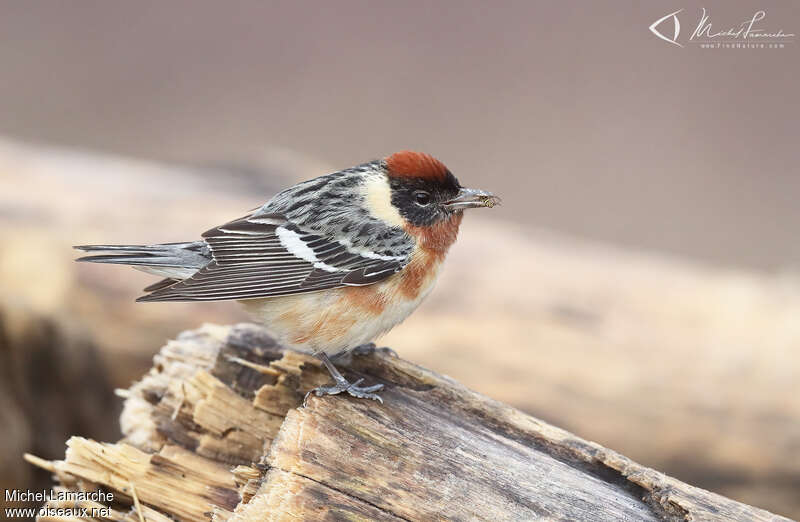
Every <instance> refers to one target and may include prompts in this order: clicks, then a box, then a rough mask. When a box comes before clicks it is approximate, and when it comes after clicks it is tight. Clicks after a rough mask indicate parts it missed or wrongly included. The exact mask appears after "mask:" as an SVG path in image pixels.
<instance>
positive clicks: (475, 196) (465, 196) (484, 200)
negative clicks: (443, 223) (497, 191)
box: [444, 188, 500, 210]
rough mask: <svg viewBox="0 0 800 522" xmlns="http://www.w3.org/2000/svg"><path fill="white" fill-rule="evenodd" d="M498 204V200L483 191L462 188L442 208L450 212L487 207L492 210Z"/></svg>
mask: <svg viewBox="0 0 800 522" xmlns="http://www.w3.org/2000/svg"><path fill="white" fill-rule="evenodd" d="M499 204H500V198H499V197H497V196H495V195H494V194H492V193H491V192H486V191H485V190H478V189H471V188H462V189H460V190H459V191H458V195H457V196H456V197H454V198H453V199H451V200H450V201H446V202H445V204H444V206H445V207H447V208H449V209H452V210H461V209H464V208H479V207H487V208H492V207H493V206H495V205H499Z"/></svg>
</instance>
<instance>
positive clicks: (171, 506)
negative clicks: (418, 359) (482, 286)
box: [28, 324, 787, 521]
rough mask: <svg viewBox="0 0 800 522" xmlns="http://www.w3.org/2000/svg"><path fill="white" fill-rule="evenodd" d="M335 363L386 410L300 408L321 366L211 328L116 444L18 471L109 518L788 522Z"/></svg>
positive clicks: (169, 349)
mask: <svg viewBox="0 0 800 522" xmlns="http://www.w3.org/2000/svg"><path fill="white" fill-rule="evenodd" d="M339 364H340V366H341V367H342V369H343V370H344V373H345V374H346V375H347V376H349V377H351V378H360V377H363V378H364V379H365V382H366V383H369V384H372V383H376V382H381V383H384V384H385V386H386V389H385V390H384V391H383V392H382V396H383V399H384V401H385V402H384V404H383V405H381V404H378V403H376V402H373V401H366V400H356V399H353V398H350V397H347V396H336V397H329V396H327V397H316V396H314V395H312V396H310V398H309V400H308V403H307V405H306V406H305V407H302V406H301V404H302V400H303V396H304V394H305V393H306V392H307V391H308V390H310V389H312V388H314V387H315V386H318V385H320V384H324V383H326V382H328V380H329V377H328V375H327V373H326V372H325V370H324V368H322V367H321V365H320V363H319V362H318V361H317V360H316V359H314V358H312V357H310V356H308V355H304V354H299V353H296V352H292V351H285V350H283V349H282V348H281V347H279V346H277V345H276V344H275V342H274V341H273V340H272V339H271V338H270V337H269V336H268V335H267V334H266V333H265V332H264V331H263V330H262V329H261V328H259V327H257V326H254V325H245V324H243V325H237V326H234V327H222V326H213V325H206V326H204V327H202V328H200V329H199V330H195V331H189V332H185V333H183V334H182V335H181V336H179V338H178V339H177V340H174V341H171V342H169V343H168V344H167V345H166V346H165V347H164V348H163V349H162V350H161V351H160V353H159V354H158V355H156V356H155V357H154V366H153V368H152V369H151V370H150V372H149V373H148V374H147V375H145V376H144V378H143V379H142V380H140V381H139V382H137V383H136V384H134V385H133V386H132V387H131V388H130V389H128V390H122V391H120V392H119V394H120V395H122V396H123V397H125V406H124V410H123V413H122V416H121V426H122V430H123V433H124V434H125V438H124V439H123V440H121V441H119V442H117V443H102V442H96V441H93V440H89V439H85V438H80V437H73V438H71V439H70V440H69V441H68V442H67V446H68V448H67V452H66V456H65V458H64V460H62V461H43V460H41V459H37V458H36V457H34V456H28V459H29V461H31V462H32V463H34V464H36V465H38V466H40V467H44V468H45V469H48V470H50V471H51V472H52V473H53V474H54V476H55V478H56V480H57V482H58V486H57V487H58V488H66V489H69V490H94V489H97V488H101V489H104V490H108V491H111V492H113V493H115V495H116V497H115V502H114V503H113V505H112V506H111V507H112V508H113V512H112V517H111V518H112V519H113V520H120V521H122V520H125V521H135V520H142V519H144V520H150V521H161V520H169V519H180V520H209V519H212V520H215V521H255V520H298V519H299V520H534V519H541V518H545V519H556V520H637V521H638V520H693V521H696V520H747V521H765V520H787V519H784V518H782V517H779V516H777V515H773V514H771V513H769V512H767V511H764V510H761V509H758V508H755V507H751V506H748V505H745V504H741V503H738V502H735V501H733V500H730V499H728V498H725V497H722V496H720V495H717V494H714V493H711V492H708V491H705V490H702V489H699V488H696V487H693V486H690V485H688V484H685V483H683V482H680V481H678V480H676V479H674V478H671V477H669V476H666V475H664V474H662V473H660V472H658V471H655V470H653V469H649V468H646V467H644V466H642V465H640V464H637V463H636V462H633V461H632V460H630V459H628V458H626V457H624V456H622V455H620V454H618V453H616V452H614V451H612V450H610V449H607V448H604V447H602V446H600V445H598V444H595V443H592V442H589V441H586V440H583V439H581V438H579V437H577V436H575V435H573V434H571V433H568V432H566V431H564V430H562V429H559V428H557V427H555V426H552V425H549V424H547V423H545V422H543V421H540V420H538V419H536V418H534V417H531V416H528V415H525V414H523V413H522V412H520V411H518V410H516V409H514V408H512V407H510V406H507V405H505V404H502V403H499V402H497V401H494V400H492V399H490V398H488V397H485V396H482V395H480V394H478V393H475V392H473V391H470V390H469V389H467V388H465V387H464V386H462V385H460V384H459V383H457V382H455V381H453V380H452V379H450V378H448V377H445V376H442V375H438V374H436V373H433V372H431V371H429V370H426V369H425V368H421V367H419V366H416V365H414V364H412V363H410V362H407V361H404V360H402V359H399V358H397V357H394V356H392V355H389V354H387V353H383V352H376V353H374V354H371V355H364V356H351V357H350V360H349V361H340V362H339ZM621 429H622V427H621ZM51 504H53V502H51ZM137 505H138V508H137ZM140 517H141V518H140ZM40 519H41V520H49V519H48V518H46V517H40Z"/></svg>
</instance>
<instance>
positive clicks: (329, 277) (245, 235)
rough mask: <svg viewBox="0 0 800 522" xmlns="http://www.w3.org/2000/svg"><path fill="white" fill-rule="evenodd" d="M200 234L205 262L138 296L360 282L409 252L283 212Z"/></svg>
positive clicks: (239, 293) (253, 293) (247, 292)
mask: <svg viewBox="0 0 800 522" xmlns="http://www.w3.org/2000/svg"><path fill="white" fill-rule="evenodd" d="M203 239H205V241H206V243H208V245H209V247H210V250H211V255H212V258H213V260H212V261H211V262H210V263H209V264H208V265H206V266H205V267H203V268H201V269H200V270H198V271H197V273H195V274H194V275H193V276H191V277H189V278H187V279H184V280H183V281H180V282H178V283H175V284H173V285H171V286H168V287H164V288H158V289H156V290H155V291H154V292H152V293H151V294H149V295H146V296H143V297H140V298H139V299H138V300H139V301H217V300H226V299H255V298H262V297H275V296H281V295H290V294H298V293H305V292H314V291H317V290H324V289H328V288H337V287H343V286H363V285H369V284H372V283H375V282H378V281H381V280H382V279H385V278H387V277H389V276H390V275H392V274H394V273H396V272H398V271H399V270H400V269H402V268H403V267H404V266H405V265H406V264H407V263H408V261H409V255H408V254H404V255H397V256H389V255H381V254H377V253H375V252H371V251H367V250H364V249H361V248H355V247H352V246H350V244H349V242H347V241H345V240H337V239H335V238H333V237H324V236H322V235H318V234H315V233H310V232H306V231H303V230H302V229H300V228H299V227H298V226H296V225H295V224H293V223H292V222H290V221H289V220H287V219H286V217H285V216H284V215H283V214H259V213H258V212H256V213H255V214H251V215H249V216H246V217H243V218H241V219H237V220H235V221H231V222H230V223H227V224H225V225H222V226H219V227H216V228H212V229H211V230H209V231H208V232H206V233H205V234H203ZM407 241H408V242H413V239H411V238H410V237H409V238H408V239H407ZM410 250H411V249H410V248H406V249H405V251H410Z"/></svg>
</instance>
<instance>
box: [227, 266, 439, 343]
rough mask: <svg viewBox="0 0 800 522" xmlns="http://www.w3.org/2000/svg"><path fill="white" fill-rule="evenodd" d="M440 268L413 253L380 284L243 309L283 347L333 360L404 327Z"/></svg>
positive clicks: (261, 302) (286, 298) (262, 302)
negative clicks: (319, 353) (391, 330)
mask: <svg viewBox="0 0 800 522" xmlns="http://www.w3.org/2000/svg"><path fill="white" fill-rule="evenodd" d="M440 265H441V260H440V259H439V258H438V256H433V255H428V254H426V253H425V252H424V251H417V252H415V253H414V257H413V258H412V261H411V262H410V263H409V264H408V265H406V267H405V268H404V269H403V270H402V271H400V272H399V273H397V274H394V275H392V276H391V277H389V278H387V279H386V280H384V281H381V282H379V283H375V284H372V285H368V286H351V287H344V288H337V289H332V290H323V291H319V292H311V293H307V294H298V295H291V296H284V297H275V298H267V299H252V300H247V301H242V303H243V304H244V305H245V307H246V308H247V309H248V310H249V311H250V312H251V313H252V314H253V315H255V316H256V318H258V320H259V321H261V322H263V323H264V324H265V326H266V327H267V329H268V330H270V332H271V333H272V334H273V335H274V336H275V337H276V339H277V340H278V341H279V342H281V343H282V344H284V345H285V346H289V347H291V348H294V349H298V350H304V351H312V352H326V353H329V354H332V353H337V352H340V351H342V350H347V349H350V348H355V347H356V346H359V345H361V344H364V343H368V342H370V341H373V340H375V339H376V338H377V337H379V336H380V335H382V334H384V333H386V332H388V331H389V330H390V329H392V328H393V327H394V326H396V325H397V324H399V323H400V322H402V321H403V320H404V319H405V318H406V317H408V316H409V315H410V314H411V312H413V311H414V310H415V309H416V308H417V307H418V306H419V305H420V303H422V301H423V300H424V299H425V297H427V295H428V294H429V293H430V291H431V290H432V289H433V287H434V285H435V283H436V279H437V277H438V273H439V268H440Z"/></svg>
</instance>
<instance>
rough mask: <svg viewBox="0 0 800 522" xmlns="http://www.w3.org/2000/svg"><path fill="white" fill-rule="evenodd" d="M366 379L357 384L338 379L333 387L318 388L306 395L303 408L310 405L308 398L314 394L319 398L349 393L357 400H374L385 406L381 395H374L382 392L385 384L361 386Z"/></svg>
mask: <svg viewBox="0 0 800 522" xmlns="http://www.w3.org/2000/svg"><path fill="white" fill-rule="evenodd" d="M363 380H364V379H358V380H357V381H356V382H353V383H351V382H349V381H348V380H347V379H344V378H342V379H341V380H339V379H336V384H334V385H333V386H320V387H318V388H314V389H313V390H311V391H309V392H308V393H306V396H305V397H303V407H304V408H305V406H306V404H307V403H308V397H309V396H310V395H311V394H312V393H313V394H314V395H316V396H317V397H322V396H323V395H338V394H340V393H342V392H347V393H348V394H349V395H351V396H352V397H356V398H357V399H372V400H374V401H378V402H380V403H381V404H383V399H381V397H380V395H378V394H377V393H374V392H376V391H380V390H382V389H383V384H373V385H372V386H364V387H361V386H359V383H361V382H362V381H363Z"/></svg>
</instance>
